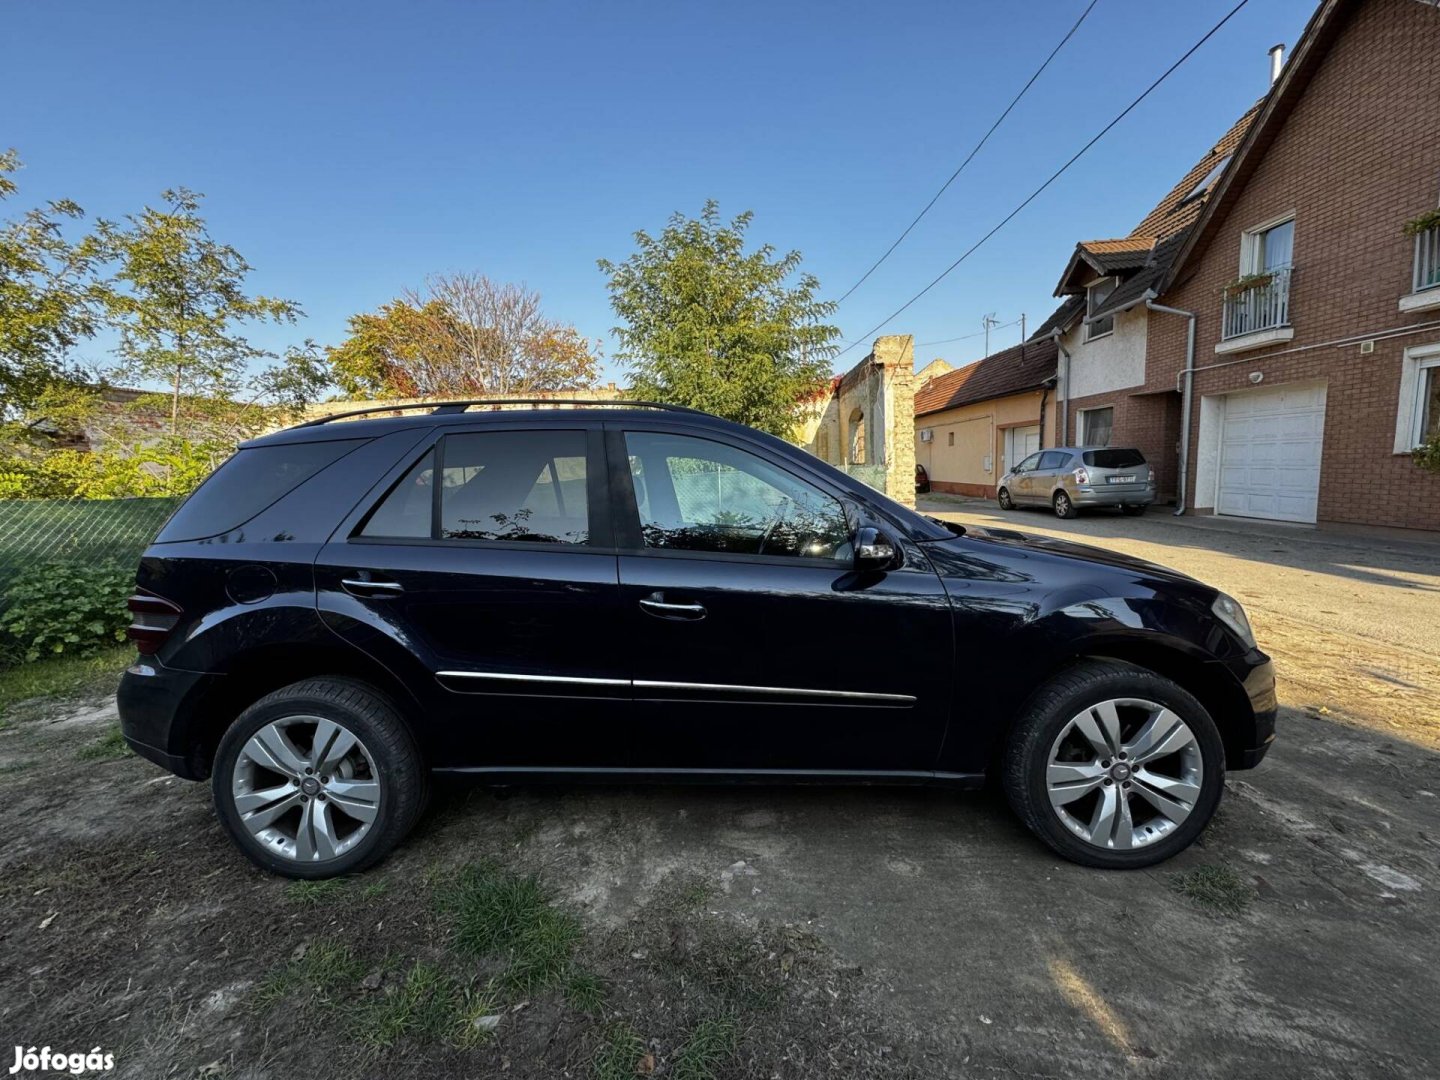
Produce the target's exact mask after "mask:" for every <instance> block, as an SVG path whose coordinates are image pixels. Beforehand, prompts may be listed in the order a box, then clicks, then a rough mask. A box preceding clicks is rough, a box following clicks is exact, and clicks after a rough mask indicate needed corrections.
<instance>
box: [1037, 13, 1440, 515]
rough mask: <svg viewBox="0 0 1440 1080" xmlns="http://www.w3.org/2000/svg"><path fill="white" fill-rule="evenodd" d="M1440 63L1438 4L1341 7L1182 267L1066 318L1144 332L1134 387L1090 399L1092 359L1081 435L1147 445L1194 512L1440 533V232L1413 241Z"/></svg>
mask: <svg viewBox="0 0 1440 1080" xmlns="http://www.w3.org/2000/svg"><path fill="white" fill-rule="evenodd" d="M1437 56H1440V9H1437V6H1436V4H1435V3H1434V0H1324V2H1323V3H1321V5H1320V6H1319V8H1318V9H1317V10H1316V12H1315V14H1314V15H1313V16H1312V18H1311V20H1310V22H1309V24H1308V25H1307V27H1306V29H1305V31H1304V33H1303V35H1302V36H1301V39H1300V41H1299V43H1298V44H1297V46H1296V48H1295V50H1294V53H1293V56H1292V57H1291V59H1290V61H1289V62H1288V63H1287V64H1286V65H1285V66H1284V68H1283V69H1282V70H1280V72H1279V73H1278V78H1277V79H1276V81H1275V82H1274V85H1273V86H1272V87H1271V89H1270V92H1269V93H1268V94H1267V95H1266V97H1265V98H1264V99H1263V100H1262V101H1261V103H1260V105H1259V106H1258V109H1257V111H1255V113H1254V115H1253V118H1251V119H1248V120H1242V122H1241V124H1240V125H1237V129H1239V128H1243V129H1244V130H1243V131H1239V132H1238V134H1239V136H1240V137H1239V138H1237V139H1235V144H1236V145H1235V146H1234V148H1233V153H1232V154H1231V155H1230V156H1229V159H1228V161H1226V162H1224V163H1223V165H1220V166H1219V172H1218V176H1217V177H1215V178H1214V179H1213V180H1212V181H1211V182H1210V188H1209V190H1208V191H1207V193H1206V196H1205V198H1204V199H1203V201H1202V205H1201V207H1200V209H1199V211H1198V213H1197V214H1196V215H1195V217H1194V220H1193V223H1192V224H1190V225H1189V226H1188V227H1187V228H1185V229H1184V230H1183V232H1181V233H1180V234H1178V237H1177V238H1176V239H1175V241H1174V242H1173V246H1172V247H1171V248H1170V250H1169V251H1168V252H1167V254H1166V257H1165V258H1163V259H1156V260H1155V261H1156V263H1157V265H1156V266H1155V267H1153V268H1147V269H1146V270H1142V271H1136V272H1134V276H1133V277H1131V278H1130V279H1129V281H1128V282H1125V283H1121V284H1119V285H1117V286H1115V287H1114V288H1113V290H1112V291H1110V292H1109V293H1108V295H1106V296H1105V297H1104V300H1103V301H1102V302H1101V303H1100V304H1094V303H1093V300H1091V299H1090V298H1081V297H1080V296H1079V295H1078V294H1077V295H1074V296H1072V297H1071V298H1070V300H1069V301H1067V304H1066V305H1064V306H1062V308H1061V310H1060V311H1059V312H1057V313H1056V315H1055V316H1053V317H1052V322H1056V321H1057V320H1058V321H1059V322H1064V320H1065V319H1066V318H1067V317H1073V315H1074V314H1075V312H1074V309H1075V308H1076V307H1077V306H1078V305H1079V304H1080V303H1082V302H1088V303H1089V310H1088V312H1087V313H1086V314H1084V315H1083V316H1081V317H1080V323H1081V326H1082V330H1081V332H1082V333H1087V332H1088V331H1089V328H1090V327H1093V326H1094V325H1095V323H1097V322H1102V320H1104V319H1107V318H1112V317H1113V318H1114V327H1115V329H1114V336H1115V337H1116V338H1118V337H1119V333H1120V328H1121V325H1122V318H1121V317H1122V315H1125V316H1128V317H1130V318H1143V319H1144V323H1145V330H1144V333H1145V347H1144V351H1143V365H1139V366H1138V367H1137V366H1136V365H1135V363H1134V358H1133V356H1131V357H1130V358H1129V361H1128V362H1129V364H1130V367H1129V368H1127V369H1124V370H1125V374H1124V378H1123V379H1122V378H1119V377H1113V378H1111V382H1112V383H1119V382H1122V381H1123V382H1126V383H1129V385H1123V386H1122V385H1114V386H1112V387H1109V388H1107V392H1105V393H1096V392H1091V391H1092V389H1093V387H1091V386H1090V385H1089V384H1087V383H1086V382H1085V379H1086V378H1087V377H1088V376H1089V375H1091V374H1094V373H1095V372H1094V370H1093V369H1092V371H1091V372H1088V373H1086V372H1083V370H1082V365H1083V363H1084V362H1083V361H1082V360H1081V359H1080V355H1079V351H1078V350H1075V351H1074V352H1073V354H1072V356H1071V358H1070V360H1071V364H1070V372H1069V374H1070V378H1069V380H1068V382H1069V386H1070V390H1071V392H1070V393H1069V394H1068V395H1067V397H1068V400H1067V403H1066V409H1065V417H1066V423H1067V424H1068V425H1069V428H1070V430H1071V431H1072V432H1074V433H1076V434H1078V435H1079V436H1080V437H1081V438H1082V439H1083V438H1085V436H1086V434H1087V433H1090V434H1094V435H1095V436H1096V437H1097V438H1098V437H1099V436H1102V435H1104V436H1108V439H1107V441H1109V442H1113V443H1117V444H1119V443H1124V444H1131V445H1136V446H1139V447H1140V448H1141V449H1142V450H1143V451H1144V452H1145V453H1146V455H1147V456H1148V457H1150V458H1151V460H1152V461H1153V462H1154V463H1155V464H1156V465H1157V466H1158V467H1159V468H1160V469H1161V470H1162V472H1161V475H1162V477H1164V478H1165V480H1162V484H1164V483H1165V481H1166V480H1168V484H1169V486H1170V487H1171V488H1173V489H1175V491H1176V494H1177V496H1178V498H1179V499H1181V500H1182V501H1183V503H1184V506H1185V507H1186V508H1187V509H1188V510H1191V511H1198V512H1202V513H1203V512H1209V513H1220V514H1230V515H1236V516H1244V517H1259V518H1269V519H1275V520H1285V521H1300V522H1314V521H1329V522H1355V523H1364V524H1377V525H1391V526H1404V527H1411V528H1427V529H1440V477H1436V476H1433V475H1430V474H1427V473H1424V472H1422V471H1421V470H1419V469H1418V468H1417V467H1416V466H1415V465H1414V464H1413V462H1412V461H1411V460H1410V458H1409V454H1408V451H1409V450H1410V449H1411V447H1413V446H1414V445H1415V444H1416V443H1417V442H1419V441H1421V440H1422V438H1423V437H1424V434H1425V433H1426V432H1427V431H1434V430H1436V428H1437V426H1440V227H1435V226H1434V224H1433V222H1432V223H1431V227H1429V228H1427V229H1425V230H1424V231H1421V232H1420V233H1419V235H1417V236H1411V235H1407V231H1406V226H1407V223H1409V222H1414V221H1416V220H1417V219H1419V218H1421V216H1422V215H1425V214H1426V213H1427V212H1431V211H1434V210H1435V208H1436V206H1437V201H1440V63H1437V62H1436V57H1437ZM1237 129H1232V131H1231V133H1230V134H1229V135H1227V137H1226V138H1227V140H1228V139H1231V138H1232V137H1233V136H1235V135H1236V134H1237ZM1222 144H1223V141H1222ZM1217 149H1218V148H1217ZM1217 164H1219V163H1217ZM1198 169H1199V166H1197V170H1198ZM1181 186H1183V184H1182V185H1181ZM1177 190H1178V189H1177ZM1172 196H1173V193H1172ZM1163 205H1164V204H1163V203H1162V206H1163ZM1159 250H1160V246H1159V245H1157V248H1156V251H1157V252H1158V251H1159ZM1095 254H1097V255H1101V256H1116V255H1117V254H1118V255H1122V256H1123V252H1121V253H1115V252H1110V251H1106V250H1103V249H1102V250H1100V251H1097V252H1095ZM1072 261H1073V260H1072ZM1082 261H1084V260H1082ZM1159 264H1163V265H1159ZM1086 265H1090V263H1088V262H1087V263H1086ZM1103 268H1104V264H1103V261H1102V269H1103ZM1092 269H1093V267H1092ZM1096 275H1097V276H1098V271H1096ZM1146 275H1148V276H1149V280H1148V281H1145V280H1144V278H1145V276H1146ZM1066 280H1067V281H1076V282H1077V283H1084V284H1087V285H1088V284H1089V283H1090V281H1088V280H1086V279H1084V278H1083V277H1081V278H1067V279H1066ZM1142 282H1143V288H1141V285H1142ZM1062 284H1064V282H1062ZM1122 289H1124V290H1127V293H1128V295H1127V293H1122ZM1137 290H1138V294H1137ZM1117 297H1119V298H1120V299H1119V300H1118V301H1117V299H1116V298H1117ZM1156 304H1159V305H1163V307H1165V308H1169V309H1174V310H1172V311H1158V310H1156V309H1155V305H1156ZM1067 309H1068V310H1069V312H1070V314H1069V315H1067ZM1131 312H1134V313H1136V314H1135V315H1134V316H1130V315H1129V313H1131ZM1189 316H1193V318H1192V317H1189ZM1102 325H1103V322H1102ZM1046 329H1047V330H1053V329H1055V327H1054V326H1050V327H1047V328H1046ZM1069 332H1072V333H1073V332H1074V331H1069ZM1192 332H1193V343H1192V341H1191V334H1192ZM1096 336H1098V337H1103V335H1096ZM1065 340H1066V339H1065V338H1064V337H1063V335H1062V337H1061V341H1062V344H1063V343H1064V341H1065ZM1064 363H1065V358H1064V354H1063V352H1062V356H1061V365H1062V373H1063V369H1064ZM1095 367H1099V365H1095ZM1117 368H1118V365H1112V369H1111V370H1112V372H1113V371H1115V370H1117ZM1187 377H1188V378H1189V380H1190V385H1189V387H1188V393H1187V386H1186V380H1187ZM1064 382H1065V380H1064V379H1063V378H1062V386H1063V383H1064ZM1082 391H1083V392H1082ZM1103 408H1110V409H1112V412H1111V413H1109V414H1108V416H1106V415H1104V414H1101V416H1100V417H1099V418H1096V417H1095V416H1094V411H1095V410H1098V409H1103ZM1107 428H1108V430H1105V429H1107ZM1181 463H1183V466H1182V465H1181ZM1182 468H1183V472H1182V471H1181V470H1182ZM1165 470H1169V472H1168V475H1167V473H1166V472H1165Z"/></svg>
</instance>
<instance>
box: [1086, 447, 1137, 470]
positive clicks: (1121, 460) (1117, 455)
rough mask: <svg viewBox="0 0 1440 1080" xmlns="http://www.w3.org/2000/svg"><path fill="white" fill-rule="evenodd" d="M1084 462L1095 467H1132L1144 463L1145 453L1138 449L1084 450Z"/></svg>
mask: <svg viewBox="0 0 1440 1080" xmlns="http://www.w3.org/2000/svg"><path fill="white" fill-rule="evenodd" d="M1085 464H1086V465H1089V466H1091V467H1092V468H1096V469H1133V468H1134V467H1135V466H1136V465H1144V464H1145V455H1144V454H1142V453H1140V451H1139V450H1125V449H1120V448H1116V449H1114V450H1109V449H1107V450H1086V451H1085Z"/></svg>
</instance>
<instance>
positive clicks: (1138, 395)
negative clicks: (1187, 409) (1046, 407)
mask: <svg viewBox="0 0 1440 1080" xmlns="http://www.w3.org/2000/svg"><path fill="white" fill-rule="evenodd" d="M1259 111H1260V105H1259V104H1256V105H1254V106H1252V107H1251V108H1250V109H1249V110H1247V111H1246V113H1245V115H1244V116H1242V117H1240V119H1239V120H1237V121H1236V122H1235V124H1234V125H1232V126H1231V128H1230V130H1229V131H1227V132H1225V134H1224V135H1223V136H1222V137H1221V139H1220V140H1219V142H1217V143H1215V145H1214V146H1212V147H1211V148H1210V149H1209V151H1207V152H1206V154H1205V155H1204V156H1203V157H1201V158H1200V159H1199V160H1198V161H1197V162H1195V164H1194V165H1193V166H1191V168H1190V169H1189V171H1187V172H1186V173H1185V175H1184V176H1182V177H1180V179H1179V181H1178V182H1177V183H1176V184H1175V186H1174V187H1173V188H1171V189H1170V191H1169V192H1167V193H1166V195H1165V197H1164V198H1163V199H1161V200H1160V202H1159V203H1157V204H1156V206H1155V207H1154V209H1152V210H1151V211H1150V212H1149V213H1148V214H1146V215H1145V216H1144V218H1142V219H1141V221H1140V222H1139V224H1137V225H1136V226H1135V228H1134V229H1133V230H1132V231H1131V232H1130V234H1129V235H1128V236H1123V237H1116V238H1114V239H1107V240H1086V241H1082V242H1081V243H1079V244H1076V245H1075V250H1074V252H1073V253H1072V254H1071V256H1070V261H1069V263H1068V264H1067V265H1066V267H1065V270H1064V273H1062V274H1061V275H1060V282H1059V284H1057V285H1056V287H1055V295H1056V296H1060V297H1064V298H1065V299H1064V302H1063V303H1062V304H1061V305H1060V307H1059V308H1058V309H1057V310H1056V311H1055V313H1054V314H1053V315H1051V316H1050V318H1049V319H1047V320H1046V321H1045V323H1044V324H1042V325H1041V327H1040V328H1039V329H1038V330H1037V331H1036V333H1035V337H1036V338H1042V337H1053V338H1054V339H1055V340H1056V342H1057V344H1058V345H1059V357H1058V364H1059V378H1058V389H1059V393H1060V396H1061V398H1062V402H1063V404H1062V407H1061V413H1060V423H1059V424H1058V425H1057V428H1056V431H1055V439H1054V441H1053V442H1052V443H1049V444H1048V445H1056V446H1060V445H1098V446H1104V445H1106V444H1108V443H1111V442H1115V443H1126V444H1129V445H1137V446H1140V448H1141V449H1142V450H1144V451H1145V453H1146V457H1148V458H1149V459H1150V462H1151V465H1152V466H1153V468H1154V470H1155V479H1156V486H1157V489H1158V492H1159V495H1160V497H1161V498H1162V499H1169V498H1172V497H1173V496H1174V493H1175V489H1176V476H1177V468H1176V455H1175V449H1174V448H1175V447H1176V445H1177V443H1178V440H1179V432H1180V395H1179V394H1178V393H1176V392H1175V390H1174V387H1169V388H1165V387H1160V388H1158V389H1156V388H1153V387H1150V386H1148V385H1147V379H1146V372H1147V356H1146V352H1147V345H1148V342H1149V334H1150V328H1151V324H1152V322H1153V321H1154V320H1156V319H1164V318H1168V316H1166V315H1161V314H1156V313H1153V312H1152V311H1151V310H1150V309H1149V308H1148V307H1147V304H1146V302H1147V301H1148V300H1153V299H1154V298H1155V296H1156V291H1155V290H1156V288H1157V286H1158V284H1159V283H1160V282H1161V281H1162V280H1163V279H1164V277H1165V275H1166V274H1167V272H1168V271H1169V270H1170V268H1171V265H1172V263H1173V261H1174V258H1175V256H1176V255H1177V254H1178V252H1179V250H1180V246H1181V244H1182V243H1183V241H1184V240H1185V238H1186V236H1188V235H1189V232H1190V229H1191V228H1192V227H1193V226H1194V224H1195V222H1196V221H1197V220H1198V219H1199V217H1200V214H1201V212H1202V211H1203V210H1204V208H1205V204H1206V202H1207V201H1208V200H1209V197H1210V194H1211V192H1213V191H1214V190H1215V187H1216V184H1217V183H1218V181H1219V179H1220V176H1221V174H1222V173H1223V172H1224V170H1225V166H1226V165H1227V164H1228V163H1229V161H1230V159H1231V157H1232V156H1233V155H1234V153H1235V150H1236V148H1237V147H1238V146H1239V145H1240V141H1241V139H1243V138H1244V137H1245V133H1246V132H1247V131H1248V130H1249V129H1250V125H1251V123H1252V122H1253V121H1254V119H1255V116H1256V115H1257V114H1258V112H1259ZM1166 448H1168V449H1166Z"/></svg>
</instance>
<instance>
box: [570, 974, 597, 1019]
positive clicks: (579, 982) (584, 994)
mask: <svg viewBox="0 0 1440 1080" xmlns="http://www.w3.org/2000/svg"><path fill="white" fill-rule="evenodd" d="M565 1000H566V1001H568V1002H570V1004H571V1005H573V1006H574V1007H575V1008H576V1009H578V1010H580V1011H581V1012H582V1013H585V1014H586V1015H588V1016H597V1015H599V1012H600V1009H601V1007H602V1006H604V1004H605V985H604V984H603V983H602V982H601V981H600V980H599V978H597V977H596V976H594V975H592V974H590V972H588V971H576V972H572V973H571V975H570V979H569V981H568V982H567V983H566V984H565Z"/></svg>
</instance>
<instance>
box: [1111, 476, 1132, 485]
mask: <svg viewBox="0 0 1440 1080" xmlns="http://www.w3.org/2000/svg"><path fill="white" fill-rule="evenodd" d="M1105 482H1106V483H1107V484H1133V483H1134V482H1135V477H1133V476H1107V477H1106V478H1105Z"/></svg>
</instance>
